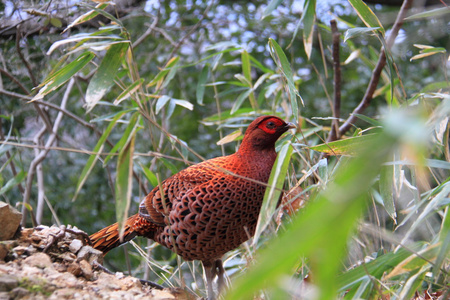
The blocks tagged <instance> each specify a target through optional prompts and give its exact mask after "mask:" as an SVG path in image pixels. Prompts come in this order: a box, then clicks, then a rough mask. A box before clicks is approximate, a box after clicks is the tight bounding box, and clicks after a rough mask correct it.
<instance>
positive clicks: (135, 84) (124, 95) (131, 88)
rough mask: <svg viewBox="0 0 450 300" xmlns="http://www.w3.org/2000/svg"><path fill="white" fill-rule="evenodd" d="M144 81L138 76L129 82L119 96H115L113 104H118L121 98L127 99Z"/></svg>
mask: <svg viewBox="0 0 450 300" xmlns="http://www.w3.org/2000/svg"><path fill="white" fill-rule="evenodd" d="M143 83H144V79H143V78H140V79H138V80H136V81H135V82H133V83H132V84H130V85H129V86H128V87H127V88H126V89H125V90H124V91H123V92H122V93H121V94H120V95H119V96H117V98H116V100H114V102H113V104H114V105H118V104H119V103H120V102H122V101H123V100H126V99H128V98H129V97H130V96H131V95H132V94H133V93H135V92H136V91H137V90H138V89H139V88H140V87H141V86H142V84H143Z"/></svg>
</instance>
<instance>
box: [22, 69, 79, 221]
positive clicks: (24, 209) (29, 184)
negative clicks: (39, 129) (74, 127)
mask: <svg viewBox="0 0 450 300" xmlns="http://www.w3.org/2000/svg"><path fill="white" fill-rule="evenodd" d="M74 83H75V80H74V79H73V78H72V79H71V80H70V81H69V84H68V85H67V89H66V91H65V93H64V96H63V99H62V101H61V109H65V107H66V103H67V101H68V99H69V94H70V91H71V90H72V87H73V85H74ZM63 115H64V114H63V113H62V112H61V111H60V112H59V113H58V115H57V116H56V120H55V124H54V125H53V129H52V130H51V131H50V132H51V134H50V136H49V137H48V140H47V143H46V144H45V149H44V150H42V151H40V152H39V155H38V156H36V157H35V158H34V159H33V161H32V162H31V164H30V167H29V169H28V176H27V181H26V189H25V194H24V197H23V205H22V226H23V227H25V226H26V222H27V204H28V203H29V201H30V196H31V188H32V185H33V177H34V174H35V172H36V167H37V166H38V165H39V163H41V162H42V161H43V160H44V159H45V157H46V156H47V154H48V152H49V151H50V149H49V147H51V146H52V145H53V143H54V142H55V140H56V136H57V134H56V132H57V131H58V128H59V125H60V124H61V120H62V118H63Z"/></svg>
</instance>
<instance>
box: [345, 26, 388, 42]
mask: <svg viewBox="0 0 450 300" xmlns="http://www.w3.org/2000/svg"><path fill="white" fill-rule="evenodd" d="M379 29H381V27H369V28H366V27H356V28H350V29H348V30H347V31H346V32H345V34H344V42H346V41H347V40H349V39H352V38H354V37H357V36H360V35H363V34H369V33H370V34H375V31H377V30H379Z"/></svg>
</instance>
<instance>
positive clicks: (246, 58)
mask: <svg viewBox="0 0 450 300" xmlns="http://www.w3.org/2000/svg"><path fill="white" fill-rule="evenodd" d="M241 60H242V73H243V74H244V77H245V79H246V81H247V82H248V87H249V88H251V89H252V91H251V93H250V94H249V95H248V97H249V100H250V104H251V106H252V107H253V108H254V109H256V106H257V105H256V100H255V94H254V92H253V83H252V68H251V64H250V55H248V52H247V51H245V50H244V51H242V53H241Z"/></svg>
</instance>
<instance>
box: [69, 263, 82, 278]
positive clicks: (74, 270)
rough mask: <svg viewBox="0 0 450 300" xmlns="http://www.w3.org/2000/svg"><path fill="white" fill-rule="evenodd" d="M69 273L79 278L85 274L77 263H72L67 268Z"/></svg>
mask: <svg viewBox="0 0 450 300" xmlns="http://www.w3.org/2000/svg"><path fill="white" fill-rule="evenodd" d="M67 272H69V273H71V274H73V275H75V276H77V277H78V276H80V275H81V274H82V273H83V271H82V270H81V267H80V265H79V264H78V263H76V262H73V263H71V264H70V265H69V266H68V267H67Z"/></svg>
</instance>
